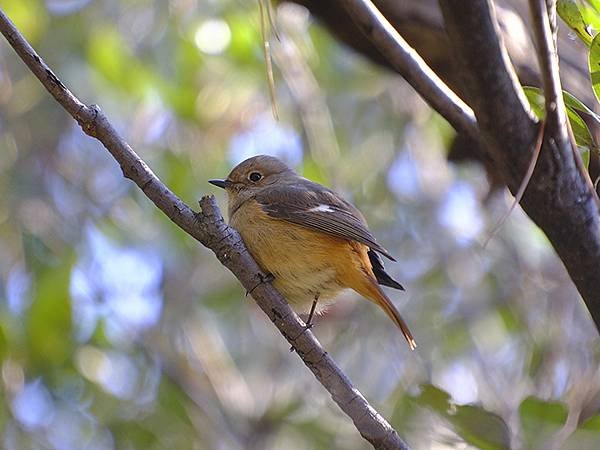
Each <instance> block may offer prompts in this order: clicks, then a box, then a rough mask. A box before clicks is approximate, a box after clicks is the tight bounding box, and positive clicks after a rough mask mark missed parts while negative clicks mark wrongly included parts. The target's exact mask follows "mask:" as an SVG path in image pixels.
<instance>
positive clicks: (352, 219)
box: [254, 178, 395, 261]
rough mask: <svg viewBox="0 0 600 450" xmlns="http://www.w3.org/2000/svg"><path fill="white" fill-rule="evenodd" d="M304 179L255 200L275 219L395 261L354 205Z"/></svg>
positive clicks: (260, 193) (272, 189)
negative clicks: (318, 232)
mask: <svg viewBox="0 0 600 450" xmlns="http://www.w3.org/2000/svg"><path fill="white" fill-rule="evenodd" d="M300 180H301V181H299V182H297V183H295V184H294V185H290V184H284V185H280V186H273V185H271V186H269V188H268V189H264V190H261V191H259V192H258V193H257V194H256V196H255V197H254V198H255V200H256V201H257V202H258V203H259V204H260V206H261V207H262V209H263V211H265V212H266V213H267V214H268V215H269V216H271V217H273V218H276V219H282V220H286V221H288V222H292V223H295V224H298V225H302V226H304V227H307V228H311V229H313V230H317V231H321V232H323V233H327V234H330V235H332V236H336V237H341V238H344V239H348V240H352V241H357V242H360V243H362V244H365V245H367V246H368V247H369V248H371V249H372V250H375V251H376V252H379V253H381V254H382V255H384V256H385V257H387V258H389V259H391V260H392V261H395V259H394V258H393V257H392V255H390V254H389V253H388V251H387V250H386V249H385V248H383V247H382V246H381V245H380V244H379V243H378V242H377V241H376V240H375V237H374V236H373V235H372V234H371V232H370V231H369V229H368V228H367V224H366V222H365V220H364V218H363V217H362V214H361V213H360V212H359V211H358V210H357V209H356V208H355V207H354V206H352V205H351V204H350V203H348V202H346V201H345V200H343V199H341V198H339V197H338V196H337V195H336V194H335V193H333V192H332V191H330V190H329V189H327V188H325V187H323V186H321V185H320V184H316V183H313V182H311V181H308V180H305V179H302V178H301V179H300Z"/></svg>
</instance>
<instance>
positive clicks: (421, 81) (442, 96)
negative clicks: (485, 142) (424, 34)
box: [340, 0, 479, 139]
mask: <svg viewBox="0 0 600 450" xmlns="http://www.w3.org/2000/svg"><path fill="white" fill-rule="evenodd" d="M340 3H342V5H343V6H344V8H346V10H347V11H348V13H349V14H350V16H351V17H352V19H353V20H354V22H355V23H356V25H357V26H358V27H359V28H360V30H361V31H362V32H363V34H364V35H365V36H366V37H367V38H368V39H369V40H370V41H371V42H373V44H375V46H376V47H377V50H379V52H380V53H381V54H382V55H383V56H384V57H385V58H386V59H387V61H388V62H389V63H390V65H391V66H392V67H393V68H394V69H396V70H397V71H398V73H400V74H401V75H402V76H403V77H404V78H405V79H406V80H407V81H408V82H409V83H410V85H411V86H412V87H413V88H415V90H416V91H417V93H418V94H419V95H420V96H421V97H423V99H425V101H426V102H427V103H429V105H430V106H431V107H432V108H433V109H435V110H436V111H437V112H438V113H440V114H441V115H442V117H444V118H445V119H446V120H447V121H448V122H449V123H450V125H452V126H453V127H454V128H455V129H456V130H458V131H461V132H463V133H465V134H467V135H469V136H471V137H472V138H473V139H478V137H479V132H478V129H477V122H476V120H475V116H474V115H473V111H472V110H471V108H469V106H468V105H466V104H465V103H464V102H463V101H462V100H461V99H460V98H459V97H458V96H457V95H456V94H455V93H454V92H452V90H451V89H450V88H449V87H448V86H446V84H445V83H444V82H443V81H442V80H441V79H440V78H439V77H438V76H437V75H436V74H435V72H433V70H431V69H430V68H429V66H428V65H427V63H425V61H423V59H422V58H421V57H420V56H419V54H418V53H417V52H416V51H415V50H414V49H413V48H412V47H411V46H410V45H408V43H407V42H406V41H405V40H404V39H403V38H402V36H400V34H399V33H398V32H397V31H396V29H395V28H394V27H393V26H392V25H390V23H389V22H388V21H387V20H386V18H385V17H384V16H383V15H382V14H381V13H380V12H379V10H378V9H377V8H376V7H375V5H373V3H372V2H371V1H370V0H341V1H340Z"/></svg>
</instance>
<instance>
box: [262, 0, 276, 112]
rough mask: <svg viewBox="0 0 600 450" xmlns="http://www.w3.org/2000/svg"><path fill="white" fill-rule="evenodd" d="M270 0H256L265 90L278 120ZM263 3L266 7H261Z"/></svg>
mask: <svg viewBox="0 0 600 450" xmlns="http://www.w3.org/2000/svg"><path fill="white" fill-rule="evenodd" d="M270 1H271V0H258V7H259V10H260V34H261V37H262V44H263V54H264V57H265V71H266V74H267V89H268V91H269V100H270V101H271V111H272V113H273V118H274V119H275V120H279V111H278V108H277V96H276V94H275V77H274V76H273V57H272V55H271V42H270V41H269V39H270V38H271V31H270V30H271V29H272V27H273V16H272V13H271V3H270ZM263 2H265V3H266V5H263Z"/></svg>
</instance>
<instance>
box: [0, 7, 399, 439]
mask: <svg viewBox="0 0 600 450" xmlns="http://www.w3.org/2000/svg"><path fill="white" fill-rule="evenodd" d="M0 32H2V34H3V35H4V36H5V37H6V39H7V40H8V42H9V43H10V45H11V46H12V47H13V48H14V49H15V51H16V52H17V54H18V55H19V56H20V57H21V59H22V60H23V61H24V62H25V64H27V66H28V67H29V68H30V69H31V71H32V72H33V73H34V74H35V75H36V77H37V78H38V79H39V80H40V81H41V82H42V84H43V85H44V87H45V88H46V89H47V90H48V92H50V93H51V94H52V96H53V97H54V98H55V99H56V100H57V101H58V103H60V105H61V106H62V107H63V108H64V109H65V110H67V112H69V114H71V116H73V118H74V119H75V120H77V122H78V123H79V124H80V125H81V127H82V129H83V131H84V132H85V133H87V134H88V135H90V136H92V137H95V138H97V139H98V140H99V141H100V142H102V144H103V145H104V146H105V147H106V149H107V150H108V151H109V152H110V153H111V155H113V157H114V158H115V159H116V160H117V162H118V163H119V164H120V166H121V169H122V170H123V174H124V175H125V177H127V178H129V179H131V180H132V181H133V182H134V183H135V184H137V185H138V186H139V188H140V189H142V191H143V192H144V193H145V194H146V196H147V197H148V198H149V199H150V200H152V202H153V203H154V204H155V205H156V206H157V207H158V208H159V209H160V210H161V211H163V212H164V213H165V214H166V215H167V217H169V219H171V220H172V221H173V222H174V223H176V224H177V225H178V226H179V227H181V228H182V229H183V230H184V231H185V232H187V233H188V234H189V235H191V236H192V237H194V238H196V239H197V240H198V241H200V242H201V243H202V244H203V245H205V246H206V247H208V248H210V249H211V250H212V251H213V252H214V253H215V254H216V255H217V257H218V259H219V260H220V261H221V263H223V265H224V266H226V267H227V268H228V269H229V270H230V271H231V272H232V273H233V274H234V275H235V276H236V277H237V279H238V280H239V281H240V283H241V284H242V285H243V286H244V288H245V289H246V290H248V291H251V292H252V297H254V299H255V300H256V302H257V303H258V305H259V306H260V308H261V309H262V310H263V311H264V312H265V313H266V314H267V316H268V317H269V318H270V319H271V320H272V321H273V323H274V324H275V325H276V326H277V328H278V329H279V331H280V332H281V334H282V335H283V336H284V337H285V338H286V339H287V341H288V342H289V343H290V344H291V345H292V347H293V348H294V349H295V350H296V353H297V354H298V355H299V356H300V358H302V361H303V362H304V364H305V365H306V366H307V367H308V368H309V369H310V370H311V371H312V372H313V374H314V375H315V377H316V378H317V380H318V381H319V382H320V383H321V384H322V385H323V386H324V387H325V389H327V390H328V391H329V393H330V394H331V397H332V398H333V400H334V401H335V402H336V403H337V404H338V406H339V407H340V408H341V409H342V410H343V411H344V412H345V413H346V414H347V415H348V416H349V417H350V418H351V419H352V421H353V422H354V425H355V426H356V428H357V430H358V431H359V433H360V434H361V435H362V436H363V437H364V438H365V439H366V440H368V441H369V442H370V443H371V444H372V445H373V446H374V447H375V448H378V449H408V445H407V444H406V443H405V442H404V441H403V440H402V439H401V438H400V437H399V436H398V433H397V432H396V431H395V430H394V429H393V428H392V427H391V425H390V424H389V423H388V422H387V421H386V420H385V419H384V418H383V417H382V416H381V415H380V414H379V413H378V412H377V411H376V410H375V409H374V408H373V407H372V406H371V405H370V404H369V403H368V402H367V400H366V399H365V398H364V397H363V395H362V394H361V393H360V392H359V391H358V390H357V389H356V388H355V387H354V386H353V385H352V383H351V382H350V380H349V379H348V378H347V377H346V375H345V374H344V373H343V372H342V370H341V369H340V368H339V367H338V366H337V364H336V363H335V362H334V361H333V359H331V357H330V356H329V355H328V354H327V352H326V351H325V350H324V349H323V348H322V347H321V344H320V343H319V342H318V341H317V339H316V338H315V336H314V335H313V333H312V332H311V331H310V330H306V329H305V327H304V322H302V321H301V320H300V319H299V318H298V316H297V315H296V314H295V313H294V312H293V311H292V309H291V308H290V307H289V305H288V304H287V303H286V302H285V300H284V299H283V297H282V296H281V294H279V293H278V292H277V291H276V290H275V288H274V287H273V286H271V284H269V283H264V282H262V280H263V279H264V277H265V274H264V273H262V271H261V270H260V268H259V266H258V265H257V264H256V262H255V261H254V259H253V258H252V257H251V256H250V254H249V253H248V251H247V249H246V247H245V245H244V243H243V241H242V239H241V237H240V235H239V234H238V233H237V232H236V231H235V230H234V229H232V228H230V227H229V226H228V225H227V224H226V223H225V221H224V220H223V217H222V216H221V213H220V211H219V208H218V206H217V204H216V202H215V200H214V198H213V197H203V198H202V199H201V200H200V207H201V209H202V211H201V212H200V213H198V214H196V213H195V212H194V211H192V209H191V208H190V207H189V206H188V205H186V204H185V203H184V202H183V201H182V200H181V199H180V198H178V197H177V196H176V195H175V194H174V193H173V192H172V191H170V190H169V188H168V187H166V186H165V185H164V184H163V183H162V182H161V181H160V180H159V179H158V177H157V176H156V175H154V173H152V171H151V170H150V169H149V168H148V166H147V165H146V164H145V163H144V161H143V160H142V159H141V158H140V157H139V156H138V155H137V154H136V153H135V152H134V151H133V150H132V149H131V147H130V146H129V145H128V144H127V143H126V142H125V140H124V139H123V138H122V137H121V136H120V135H119V134H118V133H117V132H116V130H115V129H114V127H113V126H112V125H111V124H110V122H109V121H108V119H107V118H106V116H105V115H104V114H103V113H102V112H101V111H100V109H99V108H98V107H97V106H86V105H84V104H83V103H82V102H80V101H79V100H78V99H77V98H76V97H75V96H74V95H73V94H72V93H71V92H70V91H69V90H68V89H67V88H66V87H65V85H64V84H63V83H62V82H61V81H60V80H59V79H58V77H57V76H56V75H55V74H54V73H53V72H52V71H51V70H50V68H49V67H48V66H47V65H46V64H45V63H44V62H43V61H42V59H41V58H40V57H39V56H38V55H37V54H36V52H35V51H34V50H33V48H32V47H31V46H30V45H29V44H28V43H27V41H26V40H25V39H24V38H23V36H22V35H21V34H20V33H19V31H18V30H17V29H16V27H15V26H14V24H13V23H12V22H11V21H10V20H9V19H8V18H7V17H6V15H5V14H4V12H3V11H2V10H1V9H0Z"/></svg>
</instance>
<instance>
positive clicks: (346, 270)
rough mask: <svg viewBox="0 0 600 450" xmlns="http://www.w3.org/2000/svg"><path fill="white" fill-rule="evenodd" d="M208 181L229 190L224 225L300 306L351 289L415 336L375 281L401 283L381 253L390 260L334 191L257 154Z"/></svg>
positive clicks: (313, 306)
mask: <svg viewBox="0 0 600 450" xmlns="http://www.w3.org/2000/svg"><path fill="white" fill-rule="evenodd" d="M209 182H210V183H211V184H214V185H215V186H218V187H220V188H224V189H225V191H227V197H228V202H229V224H230V225H231V226H232V227H233V228H235V229H236V230H237V231H238V232H239V233H240V235H241V236H242V239H243V240H244V243H245V244H246V246H247V247H248V250H249V251H250V253H251V254H252V256H253V257H254V259H255V260H256V262H257V263H258V264H259V266H260V267H261V268H262V269H263V270H264V271H265V272H267V273H269V274H271V275H272V276H273V286H275V288H276V289H277V290H278V291H279V292H280V293H281V294H282V295H283V296H284V297H285V298H286V300H287V301H288V302H289V303H290V304H291V305H292V306H293V307H295V309H297V310H298V311H299V312H307V311H309V310H310V313H309V317H308V320H307V322H306V323H307V326H308V327H310V326H311V320H312V316H313V313H314V312H315V309H316V307H317V303H318V302H319V301H321V305H323V304H327V303H329V302H331V301H332V300H333V298H334V297H335V296H336V294H338V293H339V292H340V291H341V290H342V289H345V288H351V289H354V290H355V291H356V292H358V293H359V294H360V295H362V296H363V297H365V298H367V299H369V300H371V301H372V302H374V303H376V304H378V305H379V306H380V307H381V308H382V309H383V310H384V311H385V313H386V314H387V315H388V316H389V317H390V319H392V320H393V321H394V323H395V324H396V325H397V326H398V327H399V328H400V330H402V333H403V334H404V337H405V338H406V340H407V341H408V344H409V346H410V348H411V349H414V348H415V347H416V343H415V340H414V338H413V336H412V334H411V332H410V330H409V329H408V326H407V325H406V323H405V322H404V320H403V319H402V317H401V316H400V313H399V312H398V310H397V309H396V307H395V306H394V304H393V303H392V302H391V301H390V299H389V298H388V297H387V296H386V295H385V293H384V292H383V291H382V289H381V287H380V286H379V285H383V286H389V287H392V288H396V289H400V290H404V288H403V287H402V285H401V284H400V283H398V282H397V281H395V280H394V279H392V277H390V276H389V275H388V274H387V273H386V272H385V269H384V267H383V261H382V260H381V257H380V256H379V254H381V255H383V256H385V257H387V258H388V259H390V260H392V261H395V260H394V258H393V257H392V256H391V255H390V254H389V253H388V252H387V250H386V249H385V248H383V247H382V246H381V245H380V244H379V243H377V241H376V240H375V238H374V237H373V235H372V234H371V232H370V231H369V229H368V227H367V223H366V221H365V219H364V217H363V216H362V214H361V213H360V212H359V211H358V210H357V209H356V208H355V207H354V206H353V205H351V204H350V203H348V202H347V201H345V200H344V199H342V198H341V197H340V196H339V195H337V194H336V193H335V192H333V191H331V190H330V189H327V188H326V187H324V186H321V185H320V184H317V183H314V182H312V181H310V180H307V179H306V178H303V177H301V176H299V175H298V174H296V173H295V172H294V171H293V170H292V169H290V168H289V167H287V166H286V165H285V164H284V163H283V162H281V161H280V160H279V159H277V158H274V157H272V156H264V155H260V156H254V157H252V158H249V159H247V160H245V161H244V162H242V163H240V164H239V165H238V166H237V167H235V168H234V169H233V170H232V171H231V173H230V174H229V176H228V177H227V178H226V179H224V180H210V181H209Z"/></svg>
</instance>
